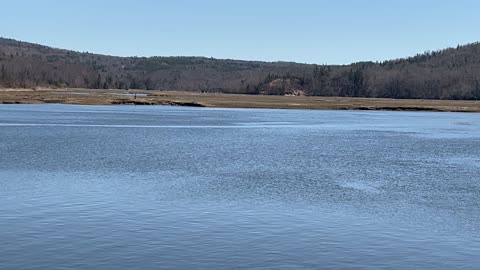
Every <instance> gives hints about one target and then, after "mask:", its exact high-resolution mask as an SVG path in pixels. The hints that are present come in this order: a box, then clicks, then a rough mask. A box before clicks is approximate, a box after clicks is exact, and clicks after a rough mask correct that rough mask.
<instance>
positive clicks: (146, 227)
mask: <svg viewBox="0 0 480 270" xmlns="http://www.w3.org/2000/svg"><path fill="white" fill-rule="evenodd" d="M0 226H1V227H0V269H163V268H165V269H245V268H247V269H302V268H303V269H319V268H321V269H338V268H343V269H352V268H353V269H372V268H374V269H458V268H460V269H462V268H463V269H475V268H478V266H479V265H480V115H479V114H462V113H431V112H428V113H427V112H360V111H308V110H254V109H205V108H180V107H156V106H154V107H138V106H137V107H134V106H68V105H53V104H49V105H0Z"/></svg>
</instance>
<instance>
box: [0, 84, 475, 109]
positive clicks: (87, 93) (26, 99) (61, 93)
mask: <svg viewBox="0 0 480 270" xmlns="http://www.w3.org/2000/svg"><path fill="white" fill-rule="evenodd" d="M118 93H122V94H127V93H130V94H131V93H138V94H146V95H147V96H137V97H136V98H134V97H133V96H121V95H116V94H118ZM0 103H4V104H8V103H63V104H84V105H87V104H88V105H110V104H137V105H183V106H205V107H226V108H282V109H334V110H427V111H456V112H480V101H460V100H408V99H380V98H343V97H304V96H300V97H291V96H289V97H286V96H262V95H236V94H211V93H209V94H205V93H191V92H182V91H140V90H135V91H125V90H89V89H68V90H66V89H35V90H32V89H0Z"/></svg>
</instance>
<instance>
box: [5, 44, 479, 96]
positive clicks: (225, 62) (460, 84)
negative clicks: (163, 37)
mask: <svg viewBox="0 0 480 270" xmlns="http://www.w3.org/2000/svg"><path fill="white" fill-rule="evenodd" d="M0 87H3V88H35V87H52V88H90V89H144V90H153V89H155V90H184V91H201V92H221V93H243V94H267V95H309V96H342V97H381V98H414V99H419V98H423V99H465V100H478V99H480V43H478V42H477V43H472V44H468V45H463V46H458V47H456V48H448V49H444V50H440V51H433V52H425V53H422V54H418V55H416V56H413V57H408V58H404V59H396V60H391V61H385V62H360V63H354V64H351V65H307V64H299V63H292V62H259V61H239V60H230V59H213V58H205V57H116V56H107V55H99V54H93V53H86V52H85V53H81V52H75V51H70V50H64V49H56V48H51V47H47V46H42V45H38V44H32V43H27V42H21V41H16V40H13V39H5V38H0Z"/></svg>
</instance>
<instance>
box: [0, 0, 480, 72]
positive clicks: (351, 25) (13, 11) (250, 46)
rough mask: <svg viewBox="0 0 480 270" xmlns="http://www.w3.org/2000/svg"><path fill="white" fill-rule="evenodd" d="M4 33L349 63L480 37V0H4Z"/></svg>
mask: <svg viewBox="0 0 480 270" xmlns="http://www.w3.org/2000/svg"><path fill="white" fill-rule="evenodd" d="M0 6H1V11H2V12H1V13H2V14H1V15H0V36H3V37H8V38H15V39H20V40H24V41H30V42H35V43H41V44H45V45H50V46H54V47H60V48H66V49H73V50H77V51H89V52H96V53H102V54H111V55H121V56H133V55H137V56H153V55H160V56H164V55H194V56H207V57H216V58H234V59H245V60H266V61H276V60H282V61H296V62H305V63H320V64H322V63H328V64H344V63H350V62H355V61H363V60H373V61H375V60H386V59H391V58H398V57H404V56H409V55H414V54H416V53H418V52H423V51H425V50H434V49H441V48H444V47H448V46H455V45H457V44H464V43H470V42H474V41H479V40H480V15H479V14H480V1H477V0H455V1H454V0H449V1H443V0H397V1H389V0H363V1H361V0H357V1H354V0H295V1H293V0H289V1H284V0H203V1H202V0H157V1H154V0H131V1H123V0H95V1H91V0H81V1H80V0H79V1H69V0H57V1H55V0H42V1H38V0H23V1H10V0H0Z"/></svg>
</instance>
